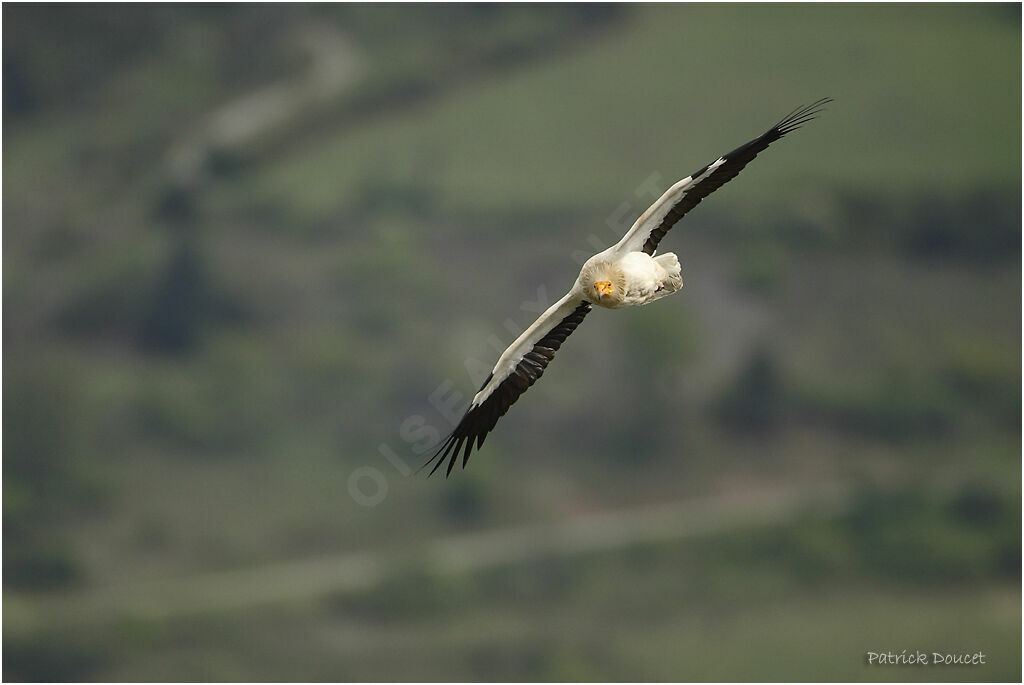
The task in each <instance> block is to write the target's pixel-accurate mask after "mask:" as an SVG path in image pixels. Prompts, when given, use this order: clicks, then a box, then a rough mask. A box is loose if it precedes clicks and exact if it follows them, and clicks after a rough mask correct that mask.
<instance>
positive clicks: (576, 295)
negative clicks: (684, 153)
mask: <svg viewBox="0 0 1024 685" xmlns="http://www.w3.org/2000/svg"><path fill="white" fill-rule="evenodd" d="M831 101H832V100H831V98H823V99H821V100H818V101H817V102H814V103H812V104H810V105H807V106H804V107H798V108H797V109H795V110H794V111H793V112H791V113H790V114H789V115H787V116H786V117H784V118H783V119H782V120H781V121H780V122H779V123H777V124H775V125H774V126H772V127H771V128H770V129H768V130H767V131H765V132H764V133H763V134H761V135H760V136H758V137H757V138H754V139H753V140H751V141H750V142H749V143H746V144H745V145H741V146H740V147H738V148H736V149H735V150H733V151H732V152H729V153H727V154H725V155H722V156H721V157H719V158H718V159H716V160H715V161H714V162H712V163H711V164H708V165H707V166H705V167H702V168H701V169H699V170H698V171H695V172H694V173H693V174H691V175H690V176H687V177H686V178H684V179H683V180H681V181H679V182H678V183H676V184H675V185H674V186H672V187H671V188H669V189H668V190H667V191H665V194H664V195H662V196H661V197H660V198H658V200H657V201H656V202H655V203H654V204H653V205H651V206H650V207H649V208H648V209H647V211H646V212H644V213H643V214H642V215H641V216H640V218H639V219H637V220H636V223H635V224H633V227H632V228H630V229H629V231H628V232H627V233H626V235H625V236H623V238H622V240H620V241H619V242H618V243H616V244H615V245H612V246H611V247H609V248H608V249H607V250H604V251H603V252H599V253H598V254H596V255H594V256H593V257H591V258H590V259H588V260H587V261H586V263H584V265H583V268H582V269H581V270H580V275H579V278H577V279H576V282H575V283H574V284H573V286H572V288H571V289H570V290H569V292H568V293H566V294H565V295H564V296H563V297H562V299H560V300H559V301H558V302H556V303H555V304H553V305H551V307H550V308H549V309H548V310H547V311H545V312H544V313H543V314H541V315H540V318H538V319H537V320H536V321H534V322H533V325H531V326H530V327H529V328H527V329H526V331H525V332H523V334H522V335H520V336H519V337H518V338H516V341H515V342H513V343H512V344H511V345H509V347H508V349H507V350H505V352H504V353H503V354H502V355H501V357H500V358H499V359H498V363H497V364H495V365H494V370H493V371H491V374H490V376H488V377H487V380H486V381H484V384H483V385H482V386H481V387H480V391H479V392H478V393H477V394H476V396H475V397H473V401H472V402H471V403H470V405H469V408H468V409H467V410H466V413H465V414H464V415H463V416H462V419H461V420H460V421H459V424H458V425H457V426H456V427H455V429H454V430H453V431H452V432H451V434H450V435H449V436H448V437H447V438H446V439H445V440H444V441H443V442H442V443H441V444H440V446H439V447H438V449H437V452H435V453H434V456H432V457H431V458H430V459H429V460H428V461H427V463H426V464H424V466H423V467H424V468H426V467H427V466H429V465H430V464H432V463H433V464H434V467H433V468H432V469H431V470H430V473H431V474H433V473H434V472H435V471H437V469H438V468H439V467H440V466H441V464H443V463H444V462H445V460H447V461H448V468H447V470H446V471H445V474H446V476H447V475H451V472H452V467H453V466H454V465H455V462H456V460H457V459H458V456H459V453H460V452H461V453H462V466H463V468H465V466H466V462H468V461H469V453H470V451H471V450H472V449H473V443H474V442H475V443H476V448H477V449H480V447H481V445H483V444H484V438H485V437H487V434H488V433H489V432H491V429H493V428H494V425H495V424H496V423H497V422H498V419H499V418H501V417H502V416H504V415H505V412H507V411H508V409H509V407H511V406H512V404H513V403H515V401H516V400H517V399H519V396H520V395H522V394H523V393H524V392H526V390H527V389H528V388H529V387H530V386H531V385H533V384H534V382H535V381H536V380H537V379H538V378H540V377H541V374H543V373H544V369H545V368H547V365H548V364H549V363H550V362H551V360H552V359H554V357H555V352H557V351H558V348H559V347H561V346H562V343H563V342H565V339H566V338H567V337H569V334H570V333H572V332H573V331H574V330H576V327H577V326H579V325H580V323H581V322H582V321H583V319H584V318H585V317H586V316H587V314H589V313H590V310H591V309H592V308H593V305H595V304H596V305H597V306H599V307H604V308H606V309H618V308H619V307H638V306H641V305H645V304H650V303H651V302H654V301H655V300H660V299H661V298H663V297H665V296H666V295H671V294H672V293H674V292H676V291H677V290H679V289H680V288H682V287H683V278H682V275H681V274H680V268H679V259H678V258H677V257H676V256H675V255H674V254H672V253H671V252H666V253H664V254H660V255H655V252H656V250H657V249H658V244H659V243H660V242H661V239H662V238H664V237H665V234H666V233H668V231H669V229H670V228H672V226H674V225H675V224H676V222H677V221H679V220H680V219H682V218H683V216H684V215H685V214H686V213H687V212H689V211H690V210H691V209H693V208H694V207H696V206H697V205H698V204H699V203H700V201H701V200H703V199H704V198H705V197H707V196H708V195H710V194H711V193H713V192H714V191H715V190H717V189H718V188H719V187H721V186H722V184H724V183H726V182H727V181H729V180H731V179H732V178H733V177H734V176H736V174H738V173H739V172H740V171H741V170H742V169H743V167H745V166H746V165H747V163H748V162H750V161H751V160H752V159H754V157H756V156H757V154H758V153H759V152H761V151H762V150H764V149H765V148H767V147H768V146H769V145H770V144H772V143H774V142H775V141H776V140H778V139H779V138H782V137H783V136H784V135H786V134H787V133H790V132H791V131H795V130H796V129H798V128H800V127H801V126H802V125H803V124H806V123H807V122H808V121H810V120H811V119H813V118H814V117H815V115H817V114H818V113H819V112H820V111H821V110H822V109H823V107H824V106H825V105H826V104H828V103H829V102H831Z"/></svg>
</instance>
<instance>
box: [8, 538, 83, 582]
mask: <svg viewBox="0 0 1024 685" xmlns="http://www.w3.org/2000/svg"><path fill="white" fill-rule="evenodd" d="M4 547H5V549H4V587H5V588H8V589H10V588H18V589H25V590H51V589H54V588H58V587H63V586H66V585H68V584H70V583H71V582H72V581H74V580H76V579H77V578H78V577H79V568H78V564H77V563H76V562H75V559H74V556H73V555H72V552H71V550H70V548H69V547H67V546H65V545H62V544H60V543H59V542H58V541H56V540H53V539H49V540H30V541H27V542H21V543H19V544H6V545H5V546H4Z"/></svg>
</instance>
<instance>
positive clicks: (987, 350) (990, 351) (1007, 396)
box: [940, 344, 1021, 430]
mask: <svg viewBox="0 0 1024 685" xmlns="http://www.w3.org/2000/svg"><path fill="white" fill-rule="evenodd" d="M1019 361H1020V360H1019V358H1018V357H1017V356H1016V355H1009V354H1007V353H1006V351H1004V350H1002V349H999V348H998V347H993V346H991V345H986V344H972V345H968V346H965V347H962V348H961V349H959V350H958V351H957V353H956V354H955V356H954V358H953V359H952V360H950V361H949V362H948V363H947V364H946V366H945V368H944V369H943V370H942V371H941V372H940V376H941V378H942V381H943V382H944V383H945V384H946V385H948V387H949V388H950V389H951V390H952V391H953V392H955V393H956V394H957V396H958V397H959V398H960V399H961V400H962V401H963V402H964V404H965V405H967V406H968V407H973V408H975V409H977V410H980V411H981V412H982V413H983V414H984V415H986V416H987V417H989V418H990V419H991V420H992V421H993V422H995V423H996V424H998V425H1000V426H1002V427H1003V428H1004V429H1006V430H1015V429H1016V430H1019V428H1020V416H1021V390H1020V384H1019V382H1018V379H1019V378H1020V365H1019Z"/></svg>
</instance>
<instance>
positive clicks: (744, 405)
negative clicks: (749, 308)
mask: <svg viewBox="0 0 1024 685" xmlns="http://www.w3.org/2000/svg"><path fill="white" fill-rule="evenodd" d="M784 402H785V397H784V395H783V389H782V383H781V381H780V378H779V371H778V369H777V367H776V364H775V361H774V359H772V356H771V354H770V353H769V352H768V349H767V348H766V347H764V346H763V345H762V346H758V347H756V348H755V349H754V351H753V352H752V353H751V355H750V357H749V358H748V359H747V361H746V363H745V364H744V366H743V368H742V370H741V371H740V373H739V375H738V376H737V378H736V380H735V381H734V382H733V385H732V387H730V388H728V389H727V390H726V391H725V393H724V394H723V395H722V396H721V397H720V398H719V399H718V401H717V403H716V406H715V413H716V415H717V417H718V419H719V420H720V421H721V422H722V423H723V424H724V425H725V426H726V427H728V428H730V429H732V430H736V431H739V432H741V433H756V434H757V433H766V432H768V431H770V430H772V429H773V428H775V427H776V425H777V424H778V422H779V419H780V418H781V416H782V413H783V409H784V406H783V403H784Z"/></svg>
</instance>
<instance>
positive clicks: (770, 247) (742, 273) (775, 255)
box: [736, 239, 789, 292]
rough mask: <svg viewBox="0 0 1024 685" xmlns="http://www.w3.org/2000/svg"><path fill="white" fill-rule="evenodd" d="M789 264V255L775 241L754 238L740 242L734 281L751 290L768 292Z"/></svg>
mask: <svg viewBox="0 0 1024 685" xmlns="http://www.w3.org/2000/svg"><path fill="white" fill-rule="evenodd" d="M788 266H789V255H788V254H787V251H786V250H785V249H783V247H782V246H781V245H780V244H779V243H778V242H775V241H771V240H764V239H759V240H758V239H754V240H745V241H743V242H742V243H741V244H740V249H739V257H738V260H737V263H736V281H737V283H738V284H739V285H740V287H742V288H744V289H745V290H748V291H751V292H770V291H771V290H772V289H773V288H774V287H775V286H776V285H777V284H778V283H779V281H780V280H781V279H782V277H783V276H784V275H785V273H786V268H787V267H788Z"/></svg>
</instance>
